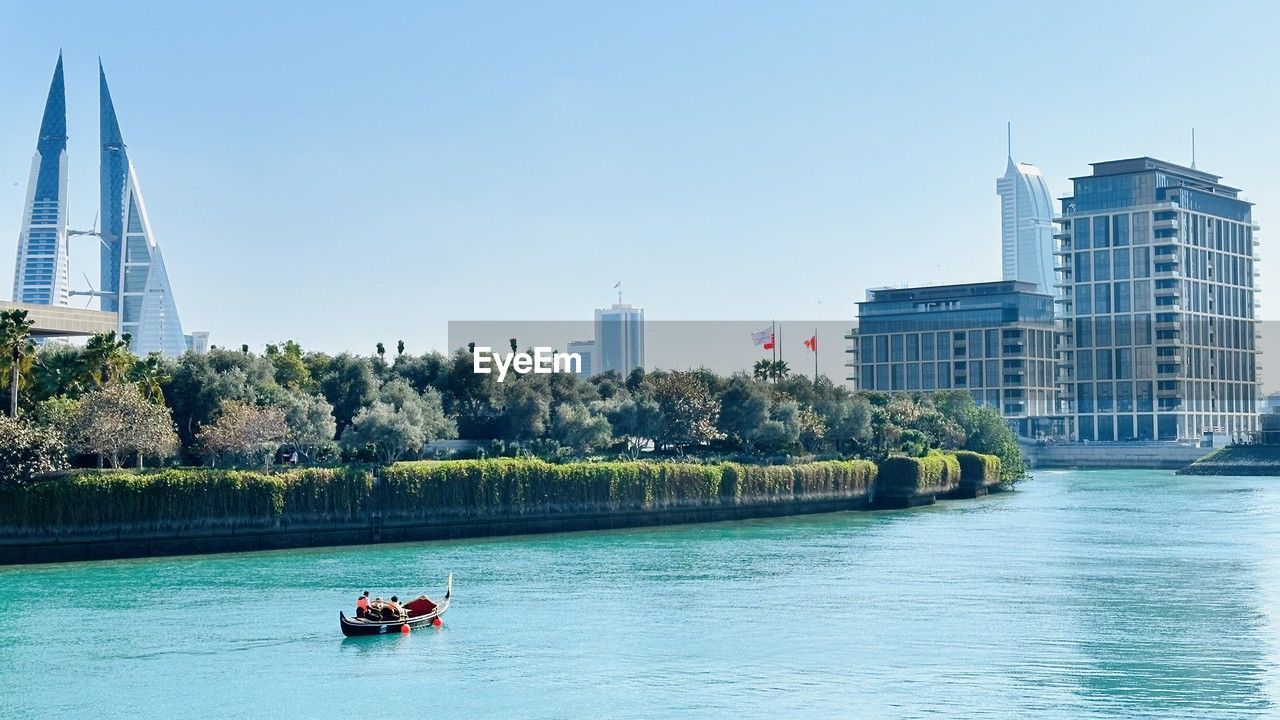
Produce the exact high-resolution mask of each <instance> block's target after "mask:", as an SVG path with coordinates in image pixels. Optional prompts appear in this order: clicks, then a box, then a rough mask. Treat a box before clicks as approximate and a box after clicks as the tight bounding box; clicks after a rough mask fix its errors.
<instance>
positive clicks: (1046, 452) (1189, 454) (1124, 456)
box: [1022, 442, 1212, 470]
mask: <svg viewBox="0 0 1280 720" xmlns="http://www.w3.org/2000/svg"><path fill="white" fill-rule="evenodd" d="M1211 451H1212V448H1202V447H1195V446H1189V445H1179V444H1177V443H1160V442H1114V443H1059V444H1050V445H1034V444H1030V443H1024V444H1023V445H1022V456H1023V458H1024V459H1025V460H1026V462H1027V467H1029V468H1031V469H1033V470H1035V469H1054V468H1060V469H1066V468H1080V469H1096V470H1106V469H1151V470H1177V469H1179V468H1182V467H1185V466H1186V465H1188V464H1190V463H1192V462H1195V461H1196V460H1197V459H1199V458H1200V457H1202V456H1204V455H1206V454H1208V453H1209V452H1211Z"/></svg>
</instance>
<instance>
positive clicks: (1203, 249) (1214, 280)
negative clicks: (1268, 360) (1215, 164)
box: [1057, 157, 1258, 441]
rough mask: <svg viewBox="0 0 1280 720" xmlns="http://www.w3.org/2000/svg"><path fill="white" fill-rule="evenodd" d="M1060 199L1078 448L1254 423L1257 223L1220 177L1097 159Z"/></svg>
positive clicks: (1068, 409)
mask: <svg viewBox="0 0 1280 720" xmlns="http://www.w3.org/2000/svg"><path fill="white" fill-rule="evenodd" d="M1092 167H1093V174H1092V175H1088V176H1084V177H1078V178H1073V183H1074V192H1073V195H1072V196H1071V197H1068V198H1064V199H1063V200H1062V216H1061V218H1060V219H1059V223H1060V228H1059V231H1058V233H1057V238H1058V248H1057V255H1058V257H1059V263H1058V265H1057V272H1058V275H1059V276H1060V283H1061V287H1062V290H1063V292H1062V295H1061V297H1060V300H1059V302H1060V303H1061V304H1062V306H1063V313H1062V316H1063V328H1062V329H1063V336H1062V343H1061V348H1060V360H1061V363H1060V368H1059V389H1060V391H1061V392H1060V401H1061V410H1062V411H1063V412H1064V413H1066V414H1068V415H1069V416H1070V418H1071V421H1072V424H1073V426H1074V427H1073V428H1071V432H1073V433H1074V434H1075V436H1076V437H1077V438H1078V439H1080V440H1089V441H1112V440H1129V439H1139V440H1192V439H1197V440H1198V439H1199V438H1200V437H1201V436H1202V435H1203V434H1204V433H1205V432H1210V431H1216V432H1225V433H1227V434H1229V435H1232V436H1240V435H1244V434H1245V433H1249V432H1253V431H1255V430H1256V429H1257V423H1258V419H1257V404H1258V375H1257V362H1256V360H1257V340H1256V332H1257V321H1256V319H1255V316H1254V292H1255V288H1254V278H1255V276H1256V274H1257V271H1256V269H1255V263H1256V257H1255V254H1254V248H1255V247H1256V245H1257V240H1256V238H1255V232H1256V231H1257V226H1256V225H1254V223H1253V219H1252V211H1253V208H1252V205H1251V204H1250V203H1248V202H1245V201H1244V200H1241V199H1240V198H1239V197H1238V195H1239V191H1238V190H1236V189H1235V188H1231V187H1227V186H1225V185H1222V184H1221V183H1219V182H1218V180H1219V177H1218V176H1217V175H1211V174H1209V173H1206V172H1202V171H1199V170H1195V169H1192V168H1186V167H1182V166H1179V165H1175V164H1172V163H1167V162H1163V161H1160V160H1155V159H1153V158H1147V157H1144V158H1134V159H1128V160H1116V161H1111V162H1103V163H1094V164H1093V165H1092Z"/></svg>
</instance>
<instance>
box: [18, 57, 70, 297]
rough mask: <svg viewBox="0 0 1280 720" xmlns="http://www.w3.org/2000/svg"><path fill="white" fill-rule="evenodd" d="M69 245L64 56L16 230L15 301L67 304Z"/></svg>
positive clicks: (47, 106) (57, 69)
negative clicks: (18, 228) (19, 225)
mask: <svg viewBox="0 0 1280 720" xmlns="http://www.w3.org/2000/svg"><path fill="white" fill-rule="evenodd" d="M69 275H70V252H69V248H68V247H67V103H66V89H65V85H64V84H63V79H62V55H61V53H59V55H58V64H57V66H56V67H55V68H54V71H53V82H52V83H50V85H49V96H48V98H47V99H46V100H45V105H44V117H43V119H42V120H41V122H40V137H39V139H38V140H37V141H36V154H35V157H34V158H33V159H32V160H31V175H30V178H29V179H28V181H27V197H26V203H25V205H24V210H23V215H22V226H21V229H20V230H19V234H18V258H17V262H16V263H15V265H14V274H13V299H14V301H15V302H22V303H32V304H36V305H66V304H67V301H68V299H69V296H68V293H69V292H70V287H69V286H70V278H69Z"/></svg>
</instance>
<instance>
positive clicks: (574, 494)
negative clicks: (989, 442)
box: [0, 453, 1000, 531]
mask: <svg viewBox="0 0 1280 720" xmlns="http://www.w3.org/2000/svg"><path fill="white" fill-rule="evenodd" d="M999 477H1000V463H999V460H998V459H997V458H995V457H993V456H990V455H979V454H977V453H956V454H955V455H950V454H942V453H931V454H929V455H927V456H925V457H918V458H912V457H891V458H888V459H887V460H885V461H884V462H882V463H881V464H880V466H879V467H878V468H877V466H876V465H875V464H874V463H871V462H869V461H866V460H827V461H820V462H811V463H805V464H800V465H769V466H764V465H744V464H739V463H721V464H717V465H704V464H695V463H675V462H662V463H658V462H581V463H566V464H551V463H547V462H544V461H542V460H537V459H531V458H497V459H491V460H454V461H421V462H408V463H397V464H395V465H392V466H390V467H387V468H383V469H382V470H380V471H378V477H377V478H376V479H375V476H374V473H373V471H371V470H369V469H367V468H361V467H339V468H307V469H298V470H289V471H286V472H281V473H275V474H267V473H260V472H249V471H240V470H216V469H205V468H181V469H167V470H150V471H128V470H122V471H81V472H71V473H66V474H64V475H61V476H59V477H56V478H54V479H51V480H46V481H42V482H38V483H35V484H32V485H29V486H23V487H15V488H9V489H4V490H0V530H3V529H9V530H19V531H23V530H27V531H30V530H35V529H40V528H52V527H64V528H66V527H80V528H89V527H107V526H110V527H122V526H123V527H128V526H164V527H174V526H184V525H210V524H245V523H248V524H253V523H266V522H274V521H276V520H285V521H291V520H293V521H314V520H336V521H344V520H362V519H364V518H366V517H368V516H369V514H370V513H371V512H372V511H374V510H377V511H378V512H380V513H381V514H382V516H384V517H402V518H408V517H424V516H456V517H466V516H483V515H500V514H526V513H541V512H573V511H593V510H599V511H618V510H644V509H663V508H676V507H690V506H699V505H742V504H758V503H780V502H789V501H793V500H820V499H837V498H858V497H863V496H865V495H866V494H868V493H869V492H871V491H872V490H873V488H874V492H875V493H876V494H877V495H881V494H883V495H886V496H901V497H906V496H910V495H913V494H939V495H941V494H945V493H947V492H949V491H950V490H952V489H954V488H955V487H956V486H957V485H958V484H959V483H961V482H962V481H964V482H975V483H981V484H985V485H991V484H994V483H995V482H998V481H999Z"/></svg>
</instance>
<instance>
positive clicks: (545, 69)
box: [0, 0, 1280, 352]
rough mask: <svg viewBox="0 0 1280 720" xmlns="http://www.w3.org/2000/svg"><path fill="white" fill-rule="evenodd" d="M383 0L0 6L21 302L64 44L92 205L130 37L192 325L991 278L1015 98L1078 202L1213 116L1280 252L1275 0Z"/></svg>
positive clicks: (379, 327) (133, 108)
mask: <svg viewBox="0 0 1280 720" xmlns="http://www.w3.org/2000/svg"><path fill="white" fill-rule="evenodd" d="M379 5H380V7H379V8H378V9H368V8H358V9H357V8H356V6H355V5H353V4H351V3H318V2H305V3H304V2H296V3H285V2H272V3H249V2H219V3H205V4H198V5H197V4H194V3H193V4H190V5H186V6H179V4H178V3H172V2H131V3H128V4H125V5H121V4H118V3H106V4H104V3H89V2H85V3H59V2H50V3H29V2H22V3H17V2H8V1H7V0H6V1H4V2H0V8H2V9H0V108H3V112H0V296H3V297H9V295H10V282H11V271H10V270H9V268H10V267H11V265H10V263H12V261H13V254H14V248H15V246H16V236H17V230H18V225H19V223H20V212H21V205H22V201H23V197H24V192H25V185H26V179H27V173H28V170H29V164H30V159H31V154H32V152H33V151H34V147H35V140H36V133H37V129H38V125H39V120H40V113H41V109H42V105H43V102H44V97H45V92H46V90H47V87H48V82H49V78H50V75H51V73H52V71H53V65H54V60H55V58H56V55H57V52H58V48H59V47H61V48H63V49H64V52H65V56H66V74H67V83H68V88H67V90H68V98H67V103H68V107H69V113H70V118H69V124H70V130H69V134H70V136H71V140H70V162H71V166H70V171H71V178H72V180H71V191H72V197H71V212H72V218H73V224H74V225H77V226H84V225H87V224H89V223H90V222H91V221H92V219H93V215H94V212H95V210H96V208H97V198H98V189H97V172H98V167H97V165H98V154H97V88H96V70H97V68H96V61H97V57H98V56H99V55H101V56H102V58H103V62H104V63H105V65H106V69H107V75H108V79H109V81H110V82H111V86H112V93H113V96H114V99H115V105H116V109H117V111H118V113H119V116H120V122H121V126H122V129H123V132H124V136H125V140H126V142H127V143H128V144H129V153H130V156H131V158H132V159H133V161H134V163H135V165H136V166H137V168H138V173H139V178H140V181H141V184H142V189H143V192H144V194H145V195H146V198H147V204H148V209H149V212H150V215H151V221H152V225H153V228H154V229H155V231H156V233H157V237H158V240H159V241H160V243H161V245H162V246H163V248H164V251H165V260H166V264H167V267H168V270H169V274H170V277H171V279H172V280H173V283H174V288H175V292H176V294H177V300H178V304H179V309H180V311H181V314H182V319H183V322H184V325H185V326H186V327H187V328H188V329H189V330H190V329H208V330H210V331H212V332H213V334H214V337H213V342H214V343H215V344H219V345H239V344H240V343H241V342H247V343H249V344H251V345H254V346H260V345H261V344H262V343H264V342H268V341H273V340H280V339H284V338H296V339H298V340H299V341H301V342H302V343H303V344H304V345H305V346H308V347H313V348H319V349H324V350H330V351H336V350H342V349H356V350H360V351H362V352H368V351H370V350H371V349H372V347H373V345H374V343H375V342H377V341H379V340H382V341H386V342H387V343H388V345H392V344H394V342H395V340H397V339H399V338H404V339H405V340H406V342H407V344H408V345H409V347H410V349H411V350H415V351H420V350H422V349H425V348H428V347H437V348H442V346H443V345H444V344H445V334H446V322H447V321H449V320H459V319H485V320H501V319H508V318H515V319H547V320H551V319H555V320H568V319H586V318H589V317H590V313H591V310H592V308H593V307H596V306H603V305H605V304H608V303H609V302H610V301H611V300H612V299H613V295H612V292H611V290H610V288H611V287H612V285H613V284H614V282H615V281H617V280H619V279H621V280H622V281H623V282H624V284H625V288H626V292H627V299H628V300H629V301H633V302H634V303H636V304H639V305H643V306H644V307H645V308H646V311H647V314H648V316H649V317H650V318H651V319H663V320H694V319H750V318H769V317H779V318H805V319H838V318H844V317H852V315H853V312H854V309H855V305H854V303H855V302H857V301H858V300H860V299H862V297H863V293H864V291H865V289H866V288H867V287H874V286H880V285H890V284H902V283H924V282H942V281H968V280H980V279H990V278H995V277H998V274H999V216H998V204H997V199H996V196H995V178H996V177H997V176H998V175H1000V174H1001V173H1002V172H1003V170H1004V164H1005V121H1006V120H1012V121H1013V123H1014V154H1015V156H1016V158H1017V159H1019V160H1022V161H1026V162H1033V163H1036V164H1038V165H1040V167H1041V168H1042V169H1043V170H1044V171H1045V173H1046V175H1047V176H1048V179H1049V182H1050V188H1051V190H1052V191H1053V193H1054V194H1055V196H1057V195H1062V194H1064V193H1066V192H1067V191H1068V190H1069V187H1068V183H1067V178H1068V177H1071V176H1073V175H1080V174H1084V173H1086V172H1087V171H1088V163H1089V162H1093V161H1099V160H1105V159H1115V158H1120V157H1130V156H1136V155H1154V156H1158V157H1163V158H1165V159H1168V160H1172V161H1175V162H1184V163H1185V162H1188V161H1189V159H1190V149H1189V144H1190V143H1189V134H1190V128H1192V127H1195V128H1197V133H1198V138H1199V153H1198V155H1199V158H1198V159H1199V166H1200V167H1201V168H1202V169H1205V170H1208V171H1211V172H1215V173H1218V174H1221V175H1223V176H1224V182H1227V183H1229V184H1232V185H1236V186H1238V187H1242V188H1244V189H1245V192H1246V194H1247V196H1248V198H1249V199H1251V200H1253V201H1254V202H1257V203H1259V208H1258V211H1257V218H1258V219H1259V220H1260V221H1261V222H1262V223H1263V225H1264V234H1263V238H1264V242H1265V238H1266V236H1267V232H1266V231H1267V230H1268V228H1267V227H1266V224H1267V220H1268V218H1270V217H1272V215H1273V212H1274V211H1273V210H1272V208H1275V207H1280V174H1278V173H1277V172H1276V168H1277V167H1280V142H1277V141H1276V137H1275V122H1276V121H1275V118H1276V117H1277V116H1280V91H1277V89H1276V86H1275V84H1274V83H1273V82H1271V80H1272V79H1273V77H1274V75H1275V74H1276V71H1277V70H1280V56H1278V55H1277V50H1276V42H1275V38H1274V37H1272V35H1273V31H1274V29H1275V28H1276V27H1278V26H1280V12H1278V11H1277V10H1276V8H1275V6H1274V5H1273V4H1266V3H1255V4H1248V5H1246V4H1239V3H1227V4H1226V5H1227V7H1225V8H1223V9H1221V10H1213V9H1210V8H1209V7H1208V6H1206V5H1204V4H1203V3H1198V2H1197V3H1180V2H1159V3H1155V2H1152V3H1096V4H1095V3H1068V4H1064V3H1043V4H1041V3H1028V2H1020V3H1013V4H1008V5H1003V4H990V3H955V4H943V3H918V4H899V3H875V4H874V5H871V4H868V5H869V6H866V7H860V6H858V5H857V4H855V3H852V2H832V3H759V4H751V3H739V2H733V3H730V2H724V3H688V2H675V3H642V4H636V6H634V7H624V6H623V4H621V3H599V2H581V3H550V2H547V3H528V2H512V3H506V4H497V3H493V4H486V5H485V6H484V7H465V8H464V7H460V6H461V5H462V4H461V3H443V2H428V3H423V2H405V3H379ZM890 5H894V6H895V7H889V6H890ZM1184 43H1187V45H1184ZM86 242H91V241H86ZM76 256H77V263H76V267H75V271H74V275H75V276H76V277H77V278H78V277H79V276H80V271H81V270H88V271H89V274H90V275H91V276H96V270H95V269H94V268H96V252H95V250H94V249H93V248H92V247H90V246H88V245H82V246H80V247H79V249H78V251H77V252H76ZM1263 267H1264V272H1265V267H1266V266H1265V265H1264V266H1263ZM1264 316H1265V315H1264Z"/></svg>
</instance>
